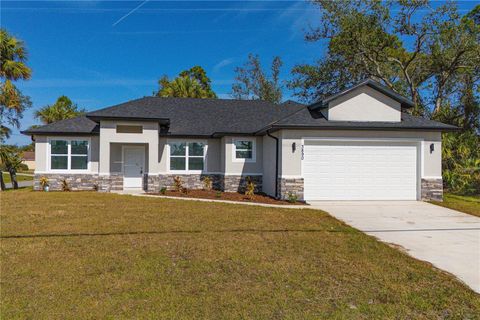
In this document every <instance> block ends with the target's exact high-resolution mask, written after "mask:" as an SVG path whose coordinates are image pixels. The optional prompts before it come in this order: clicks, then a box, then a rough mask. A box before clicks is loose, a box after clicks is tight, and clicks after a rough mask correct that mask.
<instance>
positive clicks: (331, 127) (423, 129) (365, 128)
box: [267, 125, 461, 132]
mask: <svg viewBox="0 0 480 320" xmlns="http://www.w3.org/2000/svg"><path fill="white" fill-rule="evenodd" d="M281 129H300V130H373V131H441V132H455V131H460V130H461V129H460V128H458V127H455V126H451V127H448V128H445V127H444V128H438V127H412V126H409V127H407V126H406V127H365V126H348V127H347V126H303V125H272V126H271V127H270V128H268V129H267V130H269V131H271V132H273V131H278V130H281Z"/></svg>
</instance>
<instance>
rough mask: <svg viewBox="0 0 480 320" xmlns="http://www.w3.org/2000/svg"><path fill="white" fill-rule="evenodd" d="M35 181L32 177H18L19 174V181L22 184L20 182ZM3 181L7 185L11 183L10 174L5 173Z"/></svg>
mask: <svg viewBox="0 0 480 320" xmlns="http://www.w3.org/2000/svg"><path fill="white" fill-rule="evenodd" d="M32 180H33V177H32V176H22V175H18V174H17V181H18V182H20V181H32ZM3 181H5V183H11V182H12V180H11V179H10V174H8V173H5V172H4V173H3Z"/></svg>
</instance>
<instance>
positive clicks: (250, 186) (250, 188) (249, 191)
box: [245, 177, 256, 199]
mask: <svg viewBox="0 0 480 320" xmlns="http://www.w3.org/2000/svg"><path fill="white" fill-rule="evenodd" d="M255 187H256V186H255V183H254V182H253V181H252V178H250V177H247V187H246V189H245V196H246V197H247V198H248V199H252V198H253V195H254V194H255Z"/></svg>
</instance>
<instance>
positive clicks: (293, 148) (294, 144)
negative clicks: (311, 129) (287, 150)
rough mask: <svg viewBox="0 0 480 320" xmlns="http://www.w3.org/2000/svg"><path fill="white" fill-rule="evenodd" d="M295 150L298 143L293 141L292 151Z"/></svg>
mask: <svg viewBox="0 0 480 320" xmlns="http://www.w3.org/2000/svg"><path fill="white" fill-rule="evenodd" d="M295 150H297V144H296V143H295V142H294V143H292V153H295Z"/></svg>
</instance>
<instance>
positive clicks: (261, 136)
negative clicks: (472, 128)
mask: <svg viewBox="0 0 480 320" xmlns="http://www.w3.org/2000/svg"><path fill="white" fill-rule="evenodd" d="M412 106H413V103H412V101H410V100H409V99H407V98H405V97H403V96H401V95H399V94H397V93H396V92H394V91H392V90H390V89H388V88H387V87H385V86H383V85H381V84H379V83H377V82H375V81H373V80H366V81H363V82H361V83H359V84H357V85H355V86H353V87H351V88H349V89H348V90H345V91H342V92H340V93H338V94H335V95H333V96H330V97H328V98H326V99H323V100H322V101H319V102H317V103H314V104H311V105H303V104H299V103H296V102H292V101H287V102H285V103H282V104H272V103H269V102H266V101H258V100H256V101H251V100H227V99H190V98H160V97H144V98H141V99H137V100H132V101H128V102H125V103H122V104H119V105H115V106H112V107H108V108H104V109H100V110H97V111H93V112H89V113H87V114H86V115H84V116H80V117H76V118H73V119H68V120H62V121H58V122H56V123H52V124H48V125H45V126H41V127H38V128H32V129H28V130H26V131H24V132H23V133H24V134H27V135H31V136H32V137H33V139H34V141H35V150H36V153H35V162H36V169H35V189H39V188H40V184H39V180H40V178H41V177H46V178H47V179H49V181H50V189H51V190H55V189H61V184H62V181H63V180H66V181H67V182H68V184H69V186H70V188H72V189H73V190H93V189H98V190H100V191H111V190H135V189H137V190H141V189H143V190H145V191H148V192H158V191H159V190H160V189H161V188H163V187H171V186H172V185H173V177H175V176H180V177H181V178H182V180H183V182H184V185H185V187H187V188H201V187H202V185H203V184H202V178H203V177H206V176H209V177H211V179H212V181H213V185H214V187H216V188H219V189H221V190H225V191H237V190H240V189H242V188H243V187H244V185H245V181H246V178H247V177H250V178H251V179H252V180H253V181H254V182H255V184H256V186H257V189H258V190H259V191H263V192H264V193H266V194H269V195H272V196H276V197H279V198H286V197H288V195H289V193H294V194H296V196H297V197H298V198H299V199H304V200H306V201H312V200H420V199H437V200H440V199H441V198H442V193H443V187H442V163H441V155H442V147H441V144H442V136H441V133H442V132H444V131H451V130H456V129H457V128H456V127H454V126H451V125H447V124H443V123H439V122H435V121H432V120H428V119H425V118H422V117H415V116H412V115H409V114H408V113H406V112H405V111H406V110H407V109H409V108H411V107H412Z"/></svg>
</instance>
